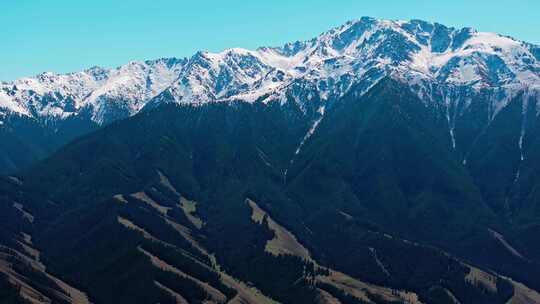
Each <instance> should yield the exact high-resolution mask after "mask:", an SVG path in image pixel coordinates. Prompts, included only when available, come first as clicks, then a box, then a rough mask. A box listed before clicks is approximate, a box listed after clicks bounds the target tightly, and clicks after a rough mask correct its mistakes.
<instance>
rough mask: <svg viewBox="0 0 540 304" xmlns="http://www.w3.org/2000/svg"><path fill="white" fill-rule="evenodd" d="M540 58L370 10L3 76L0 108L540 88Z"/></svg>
mask: <svg viewBox="0 0 540 304" xmlns="http://www.w3.org/2000/svg"><path fill="white" fill-rule="evenodd" d="M539 62H540V48H539V47H538V46H535V45H531V44H527V43H524V42H521V41H518V40H515V39H513V38H510V37H506V36H502V35H498V34H495V33H484V32H478V31H476V30H474V29H471V28H463V29H455V28H451V27H446V26H444V25H441V24H438V23H431V22H425V21H421V20H411V21H393V20H378V19H374V18H369V17H363V18H361V19H358V20H354V21H350V22H347V23H345V24H344V25H341V26H339V27H336V28H334V29H331V30H329V31H327V32H324V33H322V34H321V35H319V36H317V37H315V38H313V39H311V40H308V41H297V42H293V43H288V44H286V45H284V46H282V47H262V48H259V49H257V50H246V49H241V48H232V49H227V50H224V51H222V52H219V53H210V52H197V53H196V54H194V55H193V56H192V57H190V58H187V59H175V58H170V59H158V60H152V61H145V62H130V63H128V64H126V65H124V66H121V67H118V68H115V69H104V68H99V67H93V68H90V69H87V70H85V71H82V72H77V73H70V74H62V75H58V74H54V73H43V74H40V75H38V76H36V77H32V78H22V79H19V80H16V81H14V82H12V83H2V84H1V85H0V108H4V109H8V110H11V111H14V112H18V113H21V114H23V115H29V116H33V117H51V116H53V117H60V118H62V117H66V116H70V115H74V114H77V113H79V112H81V111H82V110H83V109H90V110H91V113H93V114H92V119H93V120H95V121H97V122H104V121H107V120H108V119H110V118H107V117H122V116H126V115H132V114H134V113H137V112H138V111H140V110H141V109H142V108H143V107H144V106H145V105H146V104H147V103H148V102H152V103H159V102H164V101H165V100H166V102H178V103H195V104H201V103H206V102H214V101H221V100H243V101H247V102H253V101H255V100H263V101H266V102H269V101H273V100H279V101H282V102H283V101H284V100H288V99H290V98H292V99H294V100H296V101H298V102H300V103H306V102H309V101H310V100H312V99H317V100H327V99H330V98H332V97H336V96H340V95H343V94H345V93H346V92H347V91H348V90H349V89H350V88H351V87H352V86H360V87H362V88H365V89H367V88H369V87H370V86H371V85H373V84H374V83H375V82H376V81H377V80H378V79H380V78H382V77H384V76H386V75H394V76H395V77H398V78H400V79H402V80H404V81H407V82H409V83H411V85H415V86H417V87H418V88H419V89H418V91H419V92H420V91H422V90H424V91H426V90H428V89H427V88H430V87H432V85H433V84H435V85H437V86H448V87H451V86H456V87H468V88H470V89H471V90H477V91H479V90H482V89H486V88H497V89H502V90H508V91H511V92H515V91H519V90H521V89H524V88H527V89H528V90H531V89H532V90H540V63H539ZM426 83H427V84H431V85H426ZM422 94H430V93H429V92H422ZM506 95H509V94H506ZM118 111H120V112H121V113H120V114H114V115H112V116H111V114H110V112H118Z"/></svg>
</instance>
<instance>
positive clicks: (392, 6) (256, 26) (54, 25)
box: [0, 0, 540, 80]
mask: <svg viewBox="0 0 540 304" xmlns="http://www.w3.org/2000/svg"><path fill="white" fill-rule="evenodd" d="M361 16H372V17H377V18H386V19H413V18H416V19H424V20H428V21H437V22H440V23H443V24H446V25H449V26H455V27H463V26H471V27H474V28H477V29H479V30H481V31H493V32H499V33H503V34H507V35H511V36H514V37H516V38H518V39H521V40H525V41H529V42H533V43H537V44H539V43H540V1H539V0H369V1H367V0H288V1H285V0H243V1H239V0H228V1H227V0H221V1H218V0H196V1H188V0H176V1H173V0H170V1H169V0H144V1H143V0H130V1H127V0H126V1H119V0H81V1H79V0H5V1H1V3H0V33H1V39H0V41H1V42H0V43H1V44H0V80H13V79H15V78H18V77H22V76H32V75H35V74H37V73H40V72H43V71H53V72H70V71H77V70H81V69H84V68H87V67H90V66H93V65H100V66H108V67H112V66H117V65H121V64H124V63H126V62H128V61H130V60H144V59H153V58H160V57H173V56H174V57H184V56H189V55H191V54H193V53H194V52H195V51H197V50H209V51H219V50H221V49H224V48H229V47H244V48H250V49H254V48H256V47H258V46H263V45H281V44H283V43H285V42H288V41H295V40H303V39H308V38H311V37H313V36H315V35H317V34H319V33H321V32H323V31H325V30H327V29H329V28H331V27H334V26H337V25H340V24H342V23H344V22H346V21H347V20H350V19H356V18H360V17H361Z"/></svg>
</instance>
